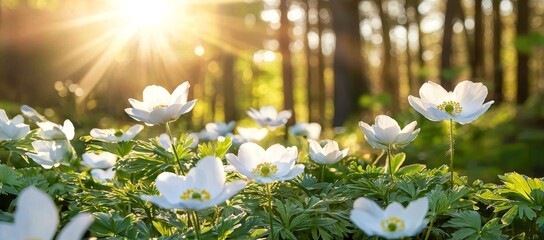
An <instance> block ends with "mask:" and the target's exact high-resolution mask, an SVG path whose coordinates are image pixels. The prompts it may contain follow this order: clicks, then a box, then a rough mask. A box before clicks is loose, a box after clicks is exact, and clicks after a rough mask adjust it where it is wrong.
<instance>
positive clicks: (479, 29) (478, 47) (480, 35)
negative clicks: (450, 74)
mask: <svg viewBox="0 0 544 240" xmlns="http://www.w3.org/2000/svg"><path fill="white" fill-rule="evenodd" d="M483 63H484V19H483V11H482V0H475V1H474V54H473V60H472V64H473V65H472V66H471V68H472V79H473V81H482V80H483V78H484V77H485V76H484V65H483Z"/></svg>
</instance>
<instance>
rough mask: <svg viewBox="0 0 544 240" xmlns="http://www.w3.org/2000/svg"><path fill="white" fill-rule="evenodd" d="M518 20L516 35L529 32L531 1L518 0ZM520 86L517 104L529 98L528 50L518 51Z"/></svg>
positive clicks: (523, 34) (518, 78)
mask: <svg viewBox="0 0 544 240" xmlns="http://www.w3.org/2000/svg"><path fill="white" fill-rule="evenodd" d="M517 3H518V14H517V18H518V21H517V23H516V31H517V33H516V35H517V36H526V35H527V34H528V33H529V14H530V12H529V1H518V2H517ZM517 56H518V69H517V80H518V88H517V95H516V102H517V104H523V103H525V101H526V100H527V98H529V55H528V54H527V53H526V52H523V51H520V50H519V49H518V51H517Z"/></svg>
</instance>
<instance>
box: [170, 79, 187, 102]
mask: <svg viewBox="0 0 544 240" xmlns="http://www.w3.org/2000/svg"><path fill="white" fill-rule="evenodd" d="M190 86H191V85H189V82H183V83H182V84H180V85H179V86H177V87H176V89H174V92H172V96H171V98H170V103H169V104H175V103H181V104H185V103H187V97H188V96H189V87H190Z"/></svg>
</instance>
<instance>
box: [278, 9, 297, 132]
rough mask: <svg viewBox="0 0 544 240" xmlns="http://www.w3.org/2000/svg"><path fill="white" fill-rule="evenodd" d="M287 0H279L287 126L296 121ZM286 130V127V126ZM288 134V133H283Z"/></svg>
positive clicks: (280, 41)
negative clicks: (290, 115) (290, 114)
mask: <svg viewBox="0 0 544 240" xmlns="http://www.w3.org/2000/svg"><path fill="white" fill-rule="evenodd" d="M289 3H290V2H288V1H287V0H285V1H280V7H279V8H280V9H279V10H280V25H281V26H280V30H279V44H280V53H281V62H282V77H283V105H284V109H286V110H291V111H292V112H293V116H292V117H291V118H290V119H289V121H288V122H287V126H290V125H292V124H293V123H295V122H296V118H295V115H296V114H295V103H294V97H293V91H294V89H293V65H292V64H291V49H290V44H291V37H290V36H289V30H290V24H289V19H288V18H287V14H288V12H289V6H290V4H289ZM286 130H287V128H286ZM285 136H288V134H285Z"/></svg>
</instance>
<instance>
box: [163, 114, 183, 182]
mask: <svg viewBox="0 0 544 240" xmlns="http://www.w3.org/2000/svg"><path fill="white" fill-rule="evenodd" d="M165 125H166V133H167V134H168V137H169V138H170V144H171V145H172V151H173V152H174V159H175V161H176V163H177V165H178V167H179V170H180V172H181V174H183V175H185V171H183V166H182V165H181V162H180V161H179V156H178V151H177V150H176V145H175V144H174V137H173V136H172V130H170V122H167V123H166V124H165ZM174 171H176V167H174ZM176 174H177V175H179V172H178V171H176Z"/></svg>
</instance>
